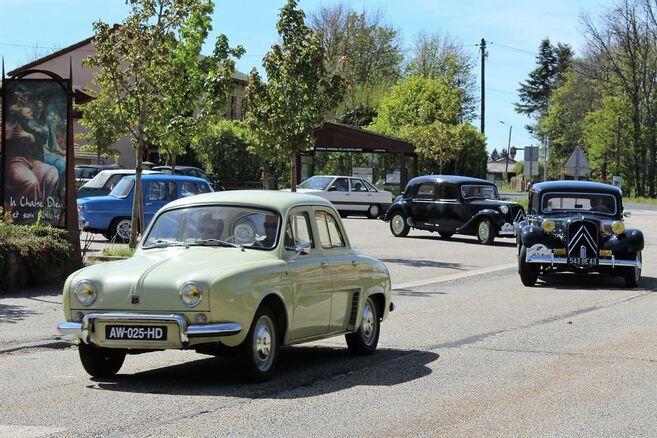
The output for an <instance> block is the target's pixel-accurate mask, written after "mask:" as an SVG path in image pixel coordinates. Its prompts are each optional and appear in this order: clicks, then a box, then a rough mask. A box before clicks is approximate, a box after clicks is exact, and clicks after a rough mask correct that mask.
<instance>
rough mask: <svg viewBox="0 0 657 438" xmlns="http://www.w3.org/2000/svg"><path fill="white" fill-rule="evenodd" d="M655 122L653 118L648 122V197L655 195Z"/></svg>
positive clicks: (656, 151) (656, 152)
mask: <svg viewBox="0 0 657 438" xmlns="http://www.w3.org/2000/svg"><path fill="white" fill-rule="evenodd" d="M655 137H656V136H655V124H654V121H653V120H649V122H648V146H649V148H650V159H649V161H648V192H649V193H650V197H651V198H654V197H655V158H657V156H656V154H657V150H656V149H657V148H656V147H655V141H657V139H656V138H655Z"/></svg>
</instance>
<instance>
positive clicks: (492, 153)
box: [490, 148, 500, 161]
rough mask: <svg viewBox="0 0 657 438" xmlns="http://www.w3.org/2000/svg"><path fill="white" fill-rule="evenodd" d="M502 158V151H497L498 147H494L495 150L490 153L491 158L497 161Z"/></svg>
mask: <svg viewBox="0 0 657 438" xmlns="http://www.w3.org/2000/svg"><path fill="white" fill-rule="evenodd" d="M499 159H500V153H499V152H497V148H495V149H493V152H491V153H490V160H491V161H497V160H499Z"/></svg>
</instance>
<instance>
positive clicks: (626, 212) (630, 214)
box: [623, 211, 632, 217]
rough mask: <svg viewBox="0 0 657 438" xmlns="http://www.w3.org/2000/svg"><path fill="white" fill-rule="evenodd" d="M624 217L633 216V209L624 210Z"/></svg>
mask: <svg viewBox="0 0 657 438" xmlns="http://www.w3.org/2000/svg"><path fill="white" fill-rule="evenodd" d="M623 217H632V212H631V211H624V212H623Z"/></svg>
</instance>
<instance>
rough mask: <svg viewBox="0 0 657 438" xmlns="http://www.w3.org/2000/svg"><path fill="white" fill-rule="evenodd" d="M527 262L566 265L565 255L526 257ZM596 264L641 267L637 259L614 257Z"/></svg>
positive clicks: (600, 260)
mask: <svg viewBox="0 0 657 438" xmlns="http://www.w3.org/2000/svg"><path fill="white" fill-rule="evenodd" d="M525 261H526V262H527V263H540V264H543V265H568V264H570V263H568V259H567V258H566V257H527V259H526V260H525ZM596 266H611V267H612V268H615V267H621V266H629V267H631V268H639V269H641V262H640V261H639V260H618V259H616V258H615V257H613V256H612V257H611V258H610V259H598V264H597V265H596Z"/></svg>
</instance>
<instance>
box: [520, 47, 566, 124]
mask: <svg viewBox="0 0 657 438" xmlns="http://www.w3.org/2000/svg"><path fill="white" fill-rule="evenodd" d="M573 56H574V53H573V51H572V49H571V48H570V46H568V45H567V44H561V43H558V44H557V45H556V46H553V45H552V44H551V43H550V40H549V38H545V39H544V40H543V41H541V44H540V47H539V53H538V55H536V64H537V66H536V68H535V69H534V70H533V71H532V72H531V73H530V74H529V78H528V79H527V81H525V82H524V83H522V84H520V88H519V89H518V95H519V97H520V102H518V103H516V104H515V107H516V111H517V112H519V113H521V114H526V115H528V116H538V117H540V116H541V115H542V114H543V113H544V112H545V111H546V110H547V108H548V105H549V103H550V97H551V95H552V91H553V90H554V89H555V88H556V87H558V86H559V84H560V83H561V79H562V77H563V75H564V74H565V73H566V71H567V70H568V69H569V68H570V66H571V64H572V59H573Z"/></svg>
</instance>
